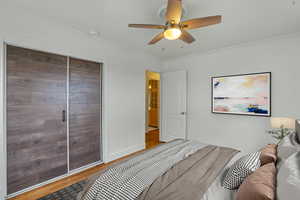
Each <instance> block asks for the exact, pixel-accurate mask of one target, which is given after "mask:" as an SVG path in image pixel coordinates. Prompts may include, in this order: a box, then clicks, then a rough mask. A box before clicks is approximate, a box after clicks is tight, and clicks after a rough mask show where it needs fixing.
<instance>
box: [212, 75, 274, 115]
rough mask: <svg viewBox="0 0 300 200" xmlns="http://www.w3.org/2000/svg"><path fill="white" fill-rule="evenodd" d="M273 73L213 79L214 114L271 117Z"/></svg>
mask: <svg viewBox="0 0 300 200" xmlns="http://www.w3.org/2000/svg"><path fill="white" fill-rule="evenodd" d="M271 76H272V75H271V72H263V73H253V74H239V75H231V76H219V77H212V78H211V88H212V103H211V108H212V113H217V114H220V113H221V114H237V115H252V116H264V117H270V116H271V79H272V78H271Z"/></svg>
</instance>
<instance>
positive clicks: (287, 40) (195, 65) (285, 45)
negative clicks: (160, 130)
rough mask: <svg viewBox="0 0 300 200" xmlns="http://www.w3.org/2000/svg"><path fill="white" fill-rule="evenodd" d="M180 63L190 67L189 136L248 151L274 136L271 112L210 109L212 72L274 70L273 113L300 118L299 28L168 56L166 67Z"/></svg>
mask: <svg viewBox="0 0 300 200" xmlns="http://www.w3.org/2000/svg"><path fill="white" fill-rule="evenodd" d="M200 42H201V41H200ZM177 69H186V70H187V72H188V138H191V139H199V140H200V141H202V142H205V143H210V144H218V145H226V146H232V147H235V148H238V149H241V150H243V151H244V153H246V152H250V151H255V150H257V148H258V147H261V146H262V145H263V144H267V143H268V142H270V141H271V138H270V137H269V136H268V134H266V132H265V131H266V129H268V128H269V118H264V117H248V116H235V115H219V114H218V115H217V114H212V113H211V87H210V81H211V80H210V78H211V77H212V76H220V75H231V74H240V73H253V72H267V71H271V72H272V82H273V84H272V112H273V116H286V117H295V118H300V34H295V35H290V36H285V37H281V38H273V39H269V40H264V41H259V42H254V43H249V44H244V45H239V46H234V47H230V48H224V49H220V50H215V51H211V52H208V53H194V54H192V55H187V56H182V57H180V58H177V59H173V60H166V61H165V62H164V69H163V71H170V70H177Z"/></svg>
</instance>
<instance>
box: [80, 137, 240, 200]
mask: <svg viewBox="0 0 300 200" xmlns="http://www.w3.org/2000/svg"><path fill="white" fill-rule="evenodd" d="M237 152H238V151H236V150H234V149H229V148H222V147H215V146H206V145H203V144H200V143H196V142H192V141H185V140H176V141H173V142H170V143H167V144H165V145H161V146H159V147H157V148H155V149H153V150H150V151H147V152H145V153H142V154H140V155H138V156H136V157H134V158H132V159H129V160H126V161H123V162H121V163H119V164H118V165H115V166H113V167H111V168H109V169H108V170H106V171H105V172H103V173H102V174H101V175H100V176H99V177H97V178H95V177H93V178H92V180H91V181H90V184H89V185H88V187H87V188H86V190H85V191H84V192H83V193H82V195H81V196H80V197H79V198H78V199H82V200H100V199H101V200H102V199H103V200H104V199H109V200H111V199H123V200H124V199H130V200H133V199H139V200H147V199H151V200H152V199H176V198H177V199H189V200H192V199H193V198H194V199H198V197H200V198H199V199H201V197H202V195H203V193H204V192H205V191H206V190H207V188H208V187H209V185H210V184H211V183H212V182H213V180H214V179H215V178H216V176H217V175H218V173H219V172H220V171H221V169H222V168H223V167H224V166H225V165H226V163H227V162H228V161H229V160H230V159H231V158H232V157H233V156H234V155H235V154H236V153H237ZM186 183H189V184H188V187H185V186H187V184H186ZM191 197H193V198H191Z"/></svg>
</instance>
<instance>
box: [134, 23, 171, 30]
mask: <svg viewBox="0 0 300 200" xmlns="http://www.w3.org/2000/svg"><path fill="white" fill-rule="evenodd" d="M128 27H130V28H149V29H164V28H165V27H166V26H164V25H156V24H128Z"/></svg>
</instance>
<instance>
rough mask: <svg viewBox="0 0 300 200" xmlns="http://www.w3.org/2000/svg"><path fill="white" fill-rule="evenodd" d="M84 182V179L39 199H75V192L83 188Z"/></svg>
mask: <svg viewBox="0 0 300 200" xmlns="http://www.w3.org/2000/svg"><path fill="white" fill-rule="evenodd" d="M85 183H86V181H85V180H84V181H81V182H79V183H75V184H73V185H71V186H69V187H66V188H64V189H62V190H59V191H57V192H54V193H52V194H49V195H47V196H45V197H43V198H40V199H39V200H75V199H76V197H77V194H78V193H79V192H81V191H82V190H83V187H84V185H85Z"/></svg>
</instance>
